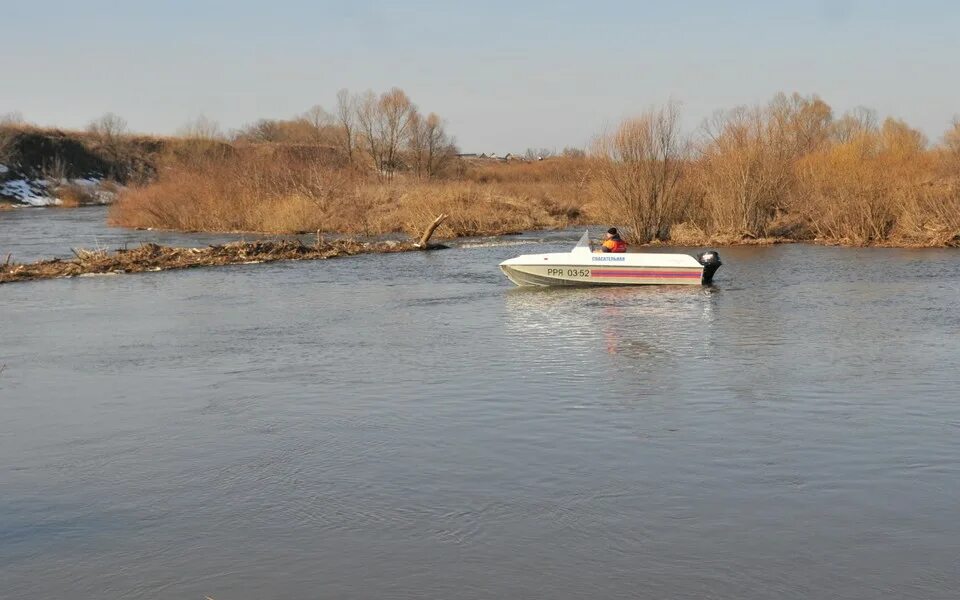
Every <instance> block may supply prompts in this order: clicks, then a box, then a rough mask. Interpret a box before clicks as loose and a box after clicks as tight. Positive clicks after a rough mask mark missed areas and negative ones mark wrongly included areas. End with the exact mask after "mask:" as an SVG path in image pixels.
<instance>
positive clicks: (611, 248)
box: [603, 238, 627, 252]
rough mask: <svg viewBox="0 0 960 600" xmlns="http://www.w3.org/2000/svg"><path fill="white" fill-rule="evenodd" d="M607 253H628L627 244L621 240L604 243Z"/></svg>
mask: <svg viewBox="0 0 960 600" xmlns="http://www.w3.org/2000/svg"><path fill="white" fill-rule="evenodd" d="M603 248H604V251H605V252H626V251H627V243H626V242H625V241H623V240H621V239H620V238H611V239H609V240H605V241H604V242H603Z"/></svg>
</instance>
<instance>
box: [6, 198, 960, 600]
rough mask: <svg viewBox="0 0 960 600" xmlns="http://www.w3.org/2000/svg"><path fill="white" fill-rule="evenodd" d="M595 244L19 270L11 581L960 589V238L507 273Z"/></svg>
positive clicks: (201, 592) (744, 592)
mask: <svg viewBox="0 0 960 600" xmlns="http://www.w3.org/2000/svg"><path fill="white" fill-rule="evenodd" d="M77 215H80V216H77ZM84 215H86V216H84ZM27 216H29V219H27ZM15 217H16V220H14V219H8V218H7V215H0V252H2V253H4V254H6V252H8V251H14V250H15V253H16V255H17V256H21V255H31V254H32V255H34V256H48V255H49V256H52V255H56V254H63V253H64V252H68V251H69V247H70V246H72V245H73V246H76V245H81V246H82V245H87V246H89V245H90V244H89V242H88V239H87V238H91V237H97V238H98V239H99V240H101V241H102V242H104V243H107V242H109V245H116V244H115V243H114V242H115V240H116V239H117V237H118V236H119V237H124V238H128V239H126V240H125V241H127V242H130V241H135V240H138V239H148V238H149V236H153V235H161V234H152V233H150V232H124V231H121V230H106V229H105V228H104V227H102V225H100V224H99V223H100V220H101V218H102V211H101V212H100V213H97V212H90V213H74V212H71V211H58V210H44V211H30V212H29V214H28V212H26V211H24V212H20V213H18V214H16V215H15ZM71 219H72V220H73V221H79V222H81V224H78V223H76V222H74V224H73V225H71V227H72V228H73V229H72V230H71V231H73V234H72V236H73V237H72V238H70V239H66V238H65V237H64V236H60V237H57V236H52V235H51V236H49V237H46V238H44V237H43V235H45V234H43V235H39V236H38V234H37V232H51V231H57V230H58V229H57V228H58V227H61V229H60V230H62V223H61V225H60V226H58V225H56V224H55V223H54V221H57V220H60V221H66V220H71ZM85 219H86V221H84V220H85ZM5 220H6V221H5ZM82 222H86V225H82ZM11 223H20V225H17V226H14V225H11ZM28 225H29V226H28ZM31 232H32V233H31ZM162 235H170V234H162ZM182 237H183V239H185V240H186V241H189V239H190V238H188V237H185V236H182ZM576 237H577V236H576V233H575V232H565V233H557V234H545V235H544V234H531V235H524V236H519V237H513V238H505V239H503V240H486V241H484V240H479V241H470V242H466V243H464V244H463V246H462V247H460V248H457V249H455V250H450V251H444V252H436V253H429V254H422V253H409V254H401V255H380V256H376V255H368V256H361V257H355V258H347V259H338V260H331V261H326V262H299V263H298V262H290V263H274V264H261V265H251V266H236V267H226V268H213V269H198V270H190V271H180V272H177V271H171V272H161V273H149V274H142V275H124V276H108V277H93V278H78V279H65V280H51V281H40V282H32V283H20V284H11V285H4V286H0V311H2V312H0V365H6V366H5V368H4V369H3V371H2V372H0V414H2V418H0V582H2V584H0V597H2V598H53V597H64V598H66V597H69V598H83V599H85V598H90V599H102V598H178V599H180V598H198V599H200V598H203V597H204V596H209V597H211V598H214V599H216V600H224V599H232V600H236V599H262V598H337V599H341V598H553V599H555V598H561V599H563V598H587V597H592V598H691V599H693V598H736V599H758V600H759V599H768V598H797V599H810V598H844V599H873V598H917V599H927V600H929V599H940V598H943V599H947V598H951V599H952V598H956V597H957V594H958V590H960V402H958V397H960V394H958V392H957V390H958V389H960V368H958V366H960V364H958V363H960V309H958V302H957V298H958V292H960V253H958V252H957V251H949V250H893V249H839V248H824V247H816V246H805V245H792V246H779V247H770V248H721V249H720V250H721V254H722V257H723V259H724V261H725V265H724V266H723V268H721V270H720V271H719V272H718V275H717V278H716V285H715V286H714V287H711V288H698V287H661V288H597V289H580V290H575V289H574V290H562V289H559V290H541V291H536V290H533V291H530V290H521V289H515V288H513V287H511V285H510V284H509V283H508V282H507V281H506V279H505V278H504V277H503V276H502V275H501V274H500V273H499V271H498V270H497V268H496V264H497V263H498V262H499V261H501V260H503V259H505V258H508V257H510V256H513V255H516V254H519V253H523V252H539V251H548V250H562V249H565V248H568V247H569V246H570V245H572V243H573V242H574V241H575V239H576ZM149 239H153V238H149ZM178 239H180V238H178ZM174 241H176V240H174ZM205 241H206V240H203V241H202V242H201V243H203V242H205ZM7 248H10V250H8V249H7ZM27 248H30V250H29V252H28V251H27Z"/></svg>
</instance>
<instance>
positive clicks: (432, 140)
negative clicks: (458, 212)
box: [408, 111, 457, 178]
mask: <svg viewBox="0 0 960 600" xmlns="http://www.w3.org/2000/svg"><path fill="white" fill-rule="evenodd" d="M409 131H410V134H409V137H408V147H409V149H410V156H411V163H412V165H413V168H414V171H415V172H416V174H417V176H418V177H426V178H432V177H436V176H437V175H439V174H440V173H442V172H443V170H444V169H445V168H447V167H448V166H449V165H450V163H451V161H453V159H454V158H455V157H456V154H457V149H456V145H455V143H454V141H453V140H452V139H451V138H450V137H449V136H448V135H447V132H446V129H445V127H444V123H443V121H442V120H441V119H440V117H439V116H437V115H436V114H435V113H430V114H429V115H427V117H426V118H424V117H421V116H420V114H419V113H418V112H416V111H414V112H413V113H412V114H411V116H410V125H409Z"/></svg>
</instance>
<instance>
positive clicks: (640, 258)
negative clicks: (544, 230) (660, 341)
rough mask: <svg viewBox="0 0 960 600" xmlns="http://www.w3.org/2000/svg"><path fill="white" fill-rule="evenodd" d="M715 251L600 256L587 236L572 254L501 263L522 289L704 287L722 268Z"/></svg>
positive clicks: (529, 257) (557, 253) (520, 257)
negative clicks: (564, 287)
mask: <svg viewBox="0 0 960 600" xmlns="http://www.w3.org/2000/svg"><path fill="white" fill-rule="evenodd" d="M720 264H721V263H720V257H719V255H717V253H716V252H705V253H703V254H701V255H699V258H694V257H693V256H690V255H689V254H654V253H647V252H627V253H618V254H613V253H598V252H592V251H591V250H590V238H589V235H588V234H586V233H585V234H584V235H583V237H582V238H581V239H580V242H579V243H578V244H577V246H576V247H575V248H574V249H573V250H572V251H571V252H553V253H548V254H525V255H523V256H518V257H516V258H511V259H509V260H505V261H503V262H502V263H500V270H501V271H503V273H504V275H506V276H507V277H508V278H509V279H510V281H512V282H513V283H515V284H517V285H519V286H539V287H548V286H584V285H703V284H706V283H710V281H711V280H712V278H713V274H714V272H716V270H717V269H718V268H719V267H720Z"/></svg>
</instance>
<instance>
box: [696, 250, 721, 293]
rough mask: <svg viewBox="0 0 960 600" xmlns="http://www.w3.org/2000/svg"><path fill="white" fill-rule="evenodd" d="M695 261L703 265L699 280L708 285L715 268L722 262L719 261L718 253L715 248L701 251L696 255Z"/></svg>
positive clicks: (715, 270) (711, 280)
mask: <svg viewBox="0 0 960 600" xmlns="http://www.w3.org/2000/svg"><path fill="white" fill-rule="evenodd" d="M697 262H699V263H700V264H701V265H703V279H702V280H701V281H702V282H703V283H704V284H705V285H709V284H710V283H712V282H713V274H714V273H716V272H717V269H719V268H720V265H722V264H723V263H722V262H720V254H718V253H717V252H716V251H715V250H707V251H706V252H701V253H700V254H698V255H697Z"/></svg>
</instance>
